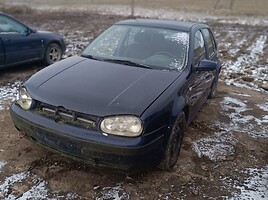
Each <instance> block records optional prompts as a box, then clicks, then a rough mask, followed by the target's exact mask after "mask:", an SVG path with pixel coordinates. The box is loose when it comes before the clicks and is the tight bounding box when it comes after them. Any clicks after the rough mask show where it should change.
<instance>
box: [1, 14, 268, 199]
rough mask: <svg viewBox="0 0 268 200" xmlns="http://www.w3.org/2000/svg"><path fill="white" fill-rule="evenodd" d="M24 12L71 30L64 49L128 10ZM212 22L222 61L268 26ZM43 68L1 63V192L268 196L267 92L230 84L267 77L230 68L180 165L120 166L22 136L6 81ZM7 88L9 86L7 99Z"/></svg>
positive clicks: (28, 19)
mask: <svg viewBox="0 0 268 200" xmlns="http://www.w3.org/2000/svg"><path fill="white" fill-rule="evenodd" d="M27 13H28V14H27ZM27 13H20V14H19V13H18V14H16V13H14V15H15V16H16V17H17V18H19V19H20V20H23V21H24V22H25V23H27V24H29V25H31V26H32V27H35V28H38V29H45V30H51V31H55V32H59V33H60V34H62V35H64V36H65V37H66V39H67V40H68V42H69V46H68V49H67V52H66V55H65V57H68V56H71V55H73V54H76V53H79V52H80V51H81V49H83V47H84V46H85V45H86V44H87V43H88V42H89V41H90V40H92V38H94V37H95V36H96V35H98V34H99V33H100V32H101V31H102V30H104V29H105V28H107V27H108V26H109V25H110V24H112V23H114V22H116V21H118V20H121V19H123V18H127V17H124V16H114V15H99V14H97V13H86V12H81V13H72V12H54V13H53V15H52V14H51V13H49V12H44V11H42V12H39V13H36V12H33V11H31V12H30V13H29V12H27ZM37 18H38V19H37ZM207 23H208V24H210V25H211V26H213V28H214V30H215V32H216V36H217V39H218V41H219V43H220V44H219V45H220V53H221V57H222V61H223V66H224V67H225V68H227V67H228V66H227V64H226V63H228V64H237V61H238V60H239V57H241V56H243V55H247V54H248V55H249V57H250V56H252V55H251V52H250V49H249V47H250V46H252V45H253V44H254V43H256V40H257V39H258V38H259V37H260V36H261V35H266V34H267V27H266V28H265V27H262V26H250V25H238V24H225V23H223V22H217V21H207ZM253 30H254V31H253ZM243 38H245V39H244V40H245V41H244V40H243V42H241V44H239V45H237V42H238V41H241V40H242V39H243ZM267 42H268V41H267V38H265V40H264V45H263V48H261V51H262V52H257V53H256V55H253V56H254V58H256V56H259V57H261V58H262V59H261V58H260V59H254V61H252V62H251V63H253V64H252V66H253V65H257V66H264V70H265V69H267V56H268V55H267ZM230 49H233V51H232V52H230ZM243 58H244V57H243ZM247 58H248V57H247ZM248 59H249V58H248ZM246 61H247V60H246ZM252 66H251V67H252ZM42 68H43V66H42V64H40V63H36V64H32V65H28V66H17V67H13V68H10V69H0V70H1V71H0V88H1V90H2V91H0V92H2V93H0V94H2V97H1V96H0V98H2V101H1V105H2V109H0V130H1V131H0V133H1V134H0V199H122V200H125V199H193V200H195V199H196V200H199V199H268V188H267V185H268V148H267V145H268V131H267V127H268V114H267V113H268V100H267V92H265V91H264V90H262V89H261V90H260V91H254V90H249V89H247V88H240V87H234V86H227V85H226V84H225V83H226V80H232V81H233V82H231V84H233V85H235V81H236V82H239V83H241V84H244V85H248V86H252V85H255V86H256V88H257V89H260V88H261V85H262V84H263V83H265V81H266V80H262V79H258V78H256V79H253V80H251V79H250V80H249V79H245V78H244V79H245V80H244V79H243V77H247V76H248V73H250V72H244V71H243V72H242V73H238V72H236V71H230V70H227V69H225V70H224V71H223V73H222V76H221V81H220V83H219V87H218V93H217V95H216V97H215V98H214V99H212V100H208V101H207V103H206V104H205V105H204V107H203V108H202V110H201V111H200V112H199V113H198V115H197V117H196V118H195V119H194V121H193V122H192V123H191V124H190V126H189V127H188V129H187V133H186V135H185V138H184V141H183V147H182V151H181V154H180V158H179V161H178V164H177V165H176V166H175V169H174V170H173V171H172V172H166V171H161V170H158V169H157V168H154V169H151V170H149V171H146V172H142V173H139V174H121V173H115V172H113V171H109V170H104V169H95V168H92V167H90V166H86V165H83V164H81V163H77V162H74V161H72V160H69V159H66V158H63V157H61V156H60V155H57V154H54V153H51V152H48V151H46V150H44V149H43V148H40V147H39V146H36V145H35V144H33V143H31V142H29V141H27V140H26V139H24V138H21V137H20V136H19V134H18V132H17V131H16V130H15V128H14V127H13V125H12V121H11V119H10V115H9V111H8V106H9V105H10V104H11V100H12V99H13V98H14V96H15V94H14V91H13V90H9V89H10V88H11V89H12V88H15V87H16V84H14V83H15V82H16V81H18V80H19V81H23V80H25V79H27V78H28V77H29V76H30V75H31V74H33V73H35V72H36V71H38V70H40V69H42ZM249 69H250V68H249ZM263 76H267V74H266V72H265V71H264V72H263ZM255 80H256V81H257V83H256V84H254V81H255ZM227 82H228V81H227ZM229 83H230V81H229ZM252 87H253V86H252ZM252 87H251V88H252ZM253 88H254V87H253ZM4 90H5V91H8V92H6V93H4V92H3V91H4ZM12 92H13V93H12ZM7 93H12V94H11V97H10V98H6V99H5V98H4V97H6V96H8V94H7ZM12 95H13V96H12ZM0 107H1V106H0Z"/></svg>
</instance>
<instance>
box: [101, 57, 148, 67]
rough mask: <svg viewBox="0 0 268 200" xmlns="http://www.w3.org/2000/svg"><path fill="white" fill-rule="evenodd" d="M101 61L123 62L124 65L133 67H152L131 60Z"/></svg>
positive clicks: (108, 60) (110, 60)
mask: <svg viewBox="0 0 268 200" xmlns="http://www.w3.org/2000/svg"><path fill="white" fill-rule="evenodd" d="M103 61H107V62H113V63H118V64H124V65H129V66H134V67H142V68H147V69H152V67H150V66H148V65H146V64H142V63H137V62H133V61H131V60H120V59H103Z"/></svg>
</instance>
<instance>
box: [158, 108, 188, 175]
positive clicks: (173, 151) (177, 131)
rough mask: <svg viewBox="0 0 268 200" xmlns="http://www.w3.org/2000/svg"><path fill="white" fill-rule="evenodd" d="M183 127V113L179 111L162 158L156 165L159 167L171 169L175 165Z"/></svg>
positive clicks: (184, 124) (184, 122) (184, 123)
mask: <svg viewBox="0 0 268 200" xmlns="http://www.w3.org/2000/svg"><path fill="white" fill-rule="evenodd" d="M185 127H186V119H185V114H184V113H183V112H181V113H180V114H179V115H178V117H177V120H176V122H175V123H174V125H173V128H172V131H171V134H170V136H169V139H168V143H167V147H166V151H165V154H164V158H163V160H162V161H161V163H160V164H159V165H158V167H159V168H160V169H164V170H168V171H171V170H172V168H173V167H174V166H175V165H176V163H177V160H178V157H179V153H180V149H181V144H182V139H183V135H184V132H185Z"/></svg>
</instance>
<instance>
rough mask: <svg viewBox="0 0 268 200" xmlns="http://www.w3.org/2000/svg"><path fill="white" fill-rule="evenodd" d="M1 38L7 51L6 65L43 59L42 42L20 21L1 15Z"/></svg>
mask: <svg viewBox="0 0 268 200" xmlns="http://www.w3.org/2000/svg"><path fill="white" fill-rule="evenodd" d="M0 37H1V39H2V43H3V46H4V49H5V53H6V55H5V65H10V64H16V63H20V62H24V61H29V60H35V59H40V58H41V50H42V40H41V39H40V38H39V37H38V35H37V34H36V33H34V32H33V31H32V30H31V29H29V28H28V27H26V26H24V25H23V24H21V23H19V22H18V21H16V20H14V19H12V18H10V17H8V16H5V15H0Z"/></svg>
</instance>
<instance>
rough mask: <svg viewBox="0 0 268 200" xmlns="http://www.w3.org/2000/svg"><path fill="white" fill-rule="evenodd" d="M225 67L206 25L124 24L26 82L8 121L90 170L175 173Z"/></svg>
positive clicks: (38, 141) (154, 22) (164, 21)
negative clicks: (187, 135) (188, 133)
mask: <svg viewBox="0 0 268 200" xmlns="http://www.w3.org/2000/svg"><path fill="white" fill-rule="evenodd" d="M220 69H221V67H220V62H219V60H218V49H217V44H216V42H215V39H214V36H213V34H212V32H211V29H210V28H209V27H208V26H207V25H205V24H200V23H194V22H180V21H168V20H149V19H137V20H126V21H121V22H119V23H116V24H114V25H113V26H111V27H110V28H109V29H108V30H106V31H105V32H103V33H102V34H101V35H100V36H99V37H97V38H96V39H95V40H94V41H93V42H92V43H91V44H90V45H89V46H88V47H87V48H86V49H85V50H84V51H83V52H82V54H81V55H80V56H74V57H71V58H68V59H65V60H62V61H60V62H58V63H56V64H53V65H51V66H49V67H47V68H45V69H43V70H41V71H39V72H38V73H36V74H35V75H33V76H32V77H31V78H30V79H29V80H28V81H26V82H25V83H24V84H23V85H22V86H21V87H20V89H19V94H18V98H17V100H16V101H15V102H14V103H13V105H12V106H11V109H10V111H11V116H12V119H13V122H14V124H15V127H16V128H17V129H18V131H19V132H21V133H22V134H25V136H26V137H27V138H28V139H30V140H32V141H34V142H36V143H38V144H40V145H42V146H44V147H47V148H49V149H51V150H54V151H56V152H58V153H60V154H62V155H65V156H69V157H71V158H73V159H76V160H80V161H83V162H85V163H89V164H91V165H93V166H98V167H108V168H113V169H118V170H123V171H138V170H141V169H145V168H148V167H152V166H156V165H158V166H159V167H160V168H162V169H167V170H171V169H172V168H173V167H174V165H175V164H176V162H177V159H178V155H179V151H180V147H181V143H182V139H183V135H184V132H185V128H186V127H187V125H188V124H189V123H190V122H191V120H192V119H193V118H194V116H195V115H196V114H197V112H198V110H199V109H200V107H201V106H202V105H203V104H204V102H205V101H206V100H207V98H211V97H213V96H214V94H215V90H216V86H217V82H218V76H219V73H220Z"/></svg>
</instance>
